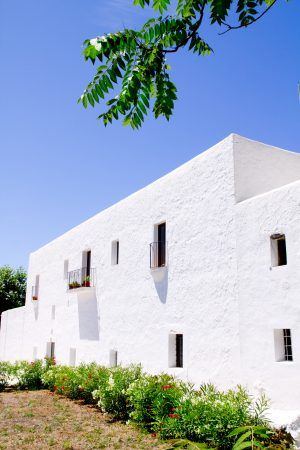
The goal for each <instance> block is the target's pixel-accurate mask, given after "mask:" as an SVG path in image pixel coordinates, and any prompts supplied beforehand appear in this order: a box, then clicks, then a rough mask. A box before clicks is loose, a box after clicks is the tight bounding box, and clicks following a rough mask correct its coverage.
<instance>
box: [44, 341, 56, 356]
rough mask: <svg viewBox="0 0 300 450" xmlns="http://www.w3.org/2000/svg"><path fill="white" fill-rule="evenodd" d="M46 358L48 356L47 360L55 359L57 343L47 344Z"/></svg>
mask: <svg viewBox="0 0 300 450" xmlns="http://www.w3.org/2000/svg"><path fill="white" fill-rule="evenodd" d="M46 356H47V358H55V343H54V342H47V349H46Z"/></svg>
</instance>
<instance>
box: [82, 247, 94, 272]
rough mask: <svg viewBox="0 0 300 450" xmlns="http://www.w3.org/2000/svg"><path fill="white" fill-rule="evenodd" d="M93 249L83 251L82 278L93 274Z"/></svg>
mask: <svg viewBox="0 0 300 450" xmlns="http://www.w3.org/2000/svg"><path fill="white" fill-rule="evenodd" d="M91 259H92V252H91V250H86V251H84V252H82V278H83V279H84V278H85V277H90V276H91Z"/></svg>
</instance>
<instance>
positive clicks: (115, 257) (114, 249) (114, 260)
mask: <svg viewBox="0 0 300 450" xmlns="http://www.w3.org/2000/svg"><path fill="white" fill-rule="evenodd" d="M119 249H120V244H119V241H113V242H112V243H111V264H112V266H116V265H117V264H119V252H120V250H119Z"/></svg>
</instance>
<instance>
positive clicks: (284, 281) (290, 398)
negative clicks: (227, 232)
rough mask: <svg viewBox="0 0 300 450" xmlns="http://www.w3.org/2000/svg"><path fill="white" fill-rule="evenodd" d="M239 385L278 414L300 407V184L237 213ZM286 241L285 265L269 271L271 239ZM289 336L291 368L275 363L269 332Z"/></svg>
mask: <svg viewBox="0 0 300 450" xmlns="http://www.w3.org/2000/svg"><path fill="white" fill-rule="evenodd" d="M236 224H237V230H236V236H237V249H238V286H239V306H240V341H241V363H242V367H243V378H242V381H243V383H246V384H248V385H249V386H254V387H255V388H256V389H257V390H260V389H264V390H266V392H267V394H268V395H269V396H270V397H271V399H272V400H273V406H274V407H276V408H278V409H299V405H300V389H299V375H300V276H299V273H300V238H299V236H300V182H299V181H297V182H294V183H291V184H289V185H287V186H285V187H282V188H280V189H275V190H273V191H271V192H268V193H266V194H263V195H260V196H258V197H255V198H252V199H249V200H246V201H244V202H242V203H240V204H238V205H237V207H236ZM273 233H283V234H285V236H286V248H287V265H286V266H278V267H271V249H270V236H271V235H272V234H273ZM284 328H290V329H291V330H292V346H293V358H294V360H293V362H289V361H283V362H276V360H275V348H274V329H284Z"/></svg>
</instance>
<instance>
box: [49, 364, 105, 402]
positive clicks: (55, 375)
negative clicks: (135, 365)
mask: <svg viewBox="0 0 300 450" xmlns="http://www.w3.org/2000/svg"><path fill="white" fill-rule="evenodd" d="M108 378H109V369H108V368H105V367H101V366H98V365H97V364H95V363H92V364H81V365H80V366H78V367H69V366H53V367H51V368H49V369H48V370H47V371H46V372H45V373H44V375H43V377H42V381H43V384H44V386H45V387H47V388H48V389H50V390H51V391H54V392H57V393H58V394H62V395H66V396H67V397H70V398H71V399H82V400H84V401H85V402H86V403H95V400H94V398H93V392H94V391H95V390H97V389H98V387H99V385H100V384H101V383H102V384H103V383H104V382H106V381H107V380H108Z"/></svg>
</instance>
